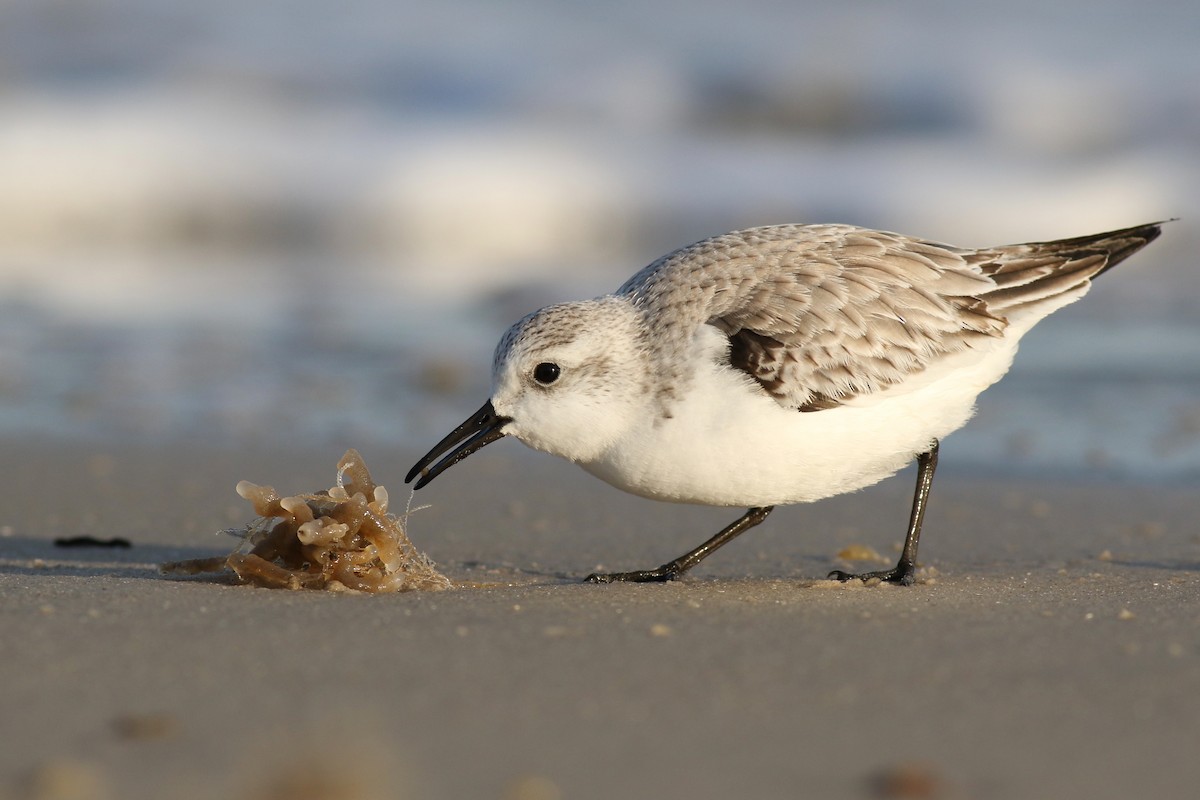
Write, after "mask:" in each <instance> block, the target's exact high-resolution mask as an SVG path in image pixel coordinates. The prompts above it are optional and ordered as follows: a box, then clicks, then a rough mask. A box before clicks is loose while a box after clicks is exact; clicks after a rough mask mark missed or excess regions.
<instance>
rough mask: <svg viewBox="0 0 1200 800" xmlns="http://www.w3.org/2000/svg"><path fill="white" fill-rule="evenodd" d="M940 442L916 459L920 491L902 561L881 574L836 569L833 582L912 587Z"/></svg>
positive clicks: (909, 522) (914, 502)
mask: <svg viewBox="0 0 1200 800" xmlns="http://www.w3.org/2000/svg"><path fill="white" fill-rule="evenodd" d="M937 460H938V441H937V439H934V440H933V442H932V444H930V446H929V450H928V451H927V452H924V453H921V455H919V456H917V488H916V491H915V492H914V493H913V504H912V514H911V515H910V516H909V518H908V535H907V536H905V537H904V549H903V550H902V551H900V561H899V562H898V563H897V564H896V566H895V567H894V568H893V569H887V570H880V571H879V572H863V573H861V574H857V575H856V574H852V573H849V572H842V571H841V570H840V569H835V570H834V571H833V572H831V573H829V577H830V578H836V579H838V580H839V581H848V580H850V579H851V578H858V579H859V580H861V581H869V580H871V579H872V578H878V579H879V580H881V581H887V582H888V583H898V584H900V585H902V586H909V585H911V584H912V582H913V581H914V580H915V573H916V570H917V544H918V543H919V542H920V539H921V523H922V522H924V521H925V507H926V506H927V505H929V487H931V486H933V473H934V471H935V470H936V469H937Z"/></svg>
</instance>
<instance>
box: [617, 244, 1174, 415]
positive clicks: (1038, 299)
mask: <svg viewBox="0 0 1200 800" xmlns="http://www.w3.org/2000/svg"><path fill="white" fill-rule="evenodd" d="M1157 235H1158V225H1157V224H1155V225H1147V226H1140V227H1138V228H1130V229H1127V230H1124V231H1115V232H1112V233H1109V234H1097V235H1095V236H1091V237H1080V238H1077V239H1067V240H1061V241H1058V242H1046V243H1032V244H1025V245H1011V246H1008V247H997V248H992V249H989V250H964V249H960V248H955V247H951V246H949V245H944V244H939V243H936V242H927V241H921V240H918V239H912V238H909V237H906V236H901V235H899V234H895V233H887V232H882V231H872V230H867V229H864V228H856V227H853V226H848V225H808V226H803V225H780V226H772V227H766V228H752V229H749V230H745V231H736V232H734V233H730V234H725V235H724V236H718V237H714V238H712V239H706V240H704V241H702V242H698V243H697V244H694V245H692V246H690V247H686V248H682V249H680V250H677V251H675V252H674V253H670V254H668V255H666V256H664V257H663V258H661V259H659V260H658V261H656V262H654V263H653V264H651V265H650V266H648V267H646V269H644V270H642V271H641V272H639V273H638V274H637V275H635V276H633V278H631V279H630V280H629V281H628V282H626V284H625V285H624V286H622V287H621V288H620V289H619V290H618V294H624V295H627V296H629V297H630V298H631V299H632V300H633V302H634V303H635V305H637V306H639V307H641V308H642V309H643V311H644V313H645V314H646V318H647V320H648V328H649V329H650V330H651V331H652V334H653V335H652V338H653V340H654V341H653V342H651V347H652V348H658V349H659V351H660V352H661V353H662V354H663V357H662V359H661V367H662V369H663V370H665V371H668V372H670V371H671V370H673V369H678V368H679V367H678V365H677V363H676V362H677V361H678V360H677V359H675V360H672V359H671V358H670V354H671V353H678V352H679V351H680V348H682V347H684V346H686V343H687V342H688V341H690V337H691V336H692V335H694V332H695V330H696V328H697V327H698V326H700V325H705V324H707V325H712V326H715V327H716V328H718V329H720V330H721V331H723V332H724V333H725V334H726V335H727V336H728V337H729V342H730V346H729V364H730V365H731V366H733V367H735V368H737V369H739V370H742V371H744V372H745V373H746V374H748V375H749V376H750V377H752V378H753V379H754V380H755V381H757V382H758V383H759V384H760V385H761V386H762V388H763V389H764V390H765V391H766V392H768V393H769V394H770V395H771V396H772V397H774V398H775V399H776V400H777V401H778V402H779V403H780V404H782V405H784V406H785V407H788V408H795V409H799V410H801V411H816V410H821V409H826V408H832V407H834V406H836V405H838V404H840V403H843V402H845V401H846V400H848V399H850V398H853V397H857V396H862V395H868V394H871V393H874V392H878V391H881V390H883V389H886V388H887V387H889V386H893V385H896V384H898V383H900V382H903V381H904V380H906V379H907V378H909V377H910V376H913V375H915V374H917V373H919V372H921V371H922V370H925V369H927V368H928V367H930V365H932V364H933V363H935V362H936V361H938V360H939V359H942V358H944V357H946V356H948V355H950V354H953V353H956V352H960V351H962V350H965V349H968V348H972V347H975V346H976V345H977V344H979V343H980V342H982V341H985V340H987V339H990V338H994V337H1000V336H1003V335H1004V333H1005V330H1006V328H1007V327H1008V325H1009V319H1010V316H1011V315H1013V314H1017V313H1035V312H1038V310H1039V309H1041V308H1045V307H1047V306H1048V305H1050V304H1052V303H1053V302H1054V301H1058V304H1059V305H1061V303H1062V297H1061V296H1062V295H1064V294H1067V293H1070V292H1072V291H1077V293H1081V292H1082V291H1083V290H1085V289H1086V285H1087V283H1088V282H1089V281H1090V279H1091V278H1092V277H1094V276H1095V275H1097V274H1099V273H1100V272H1102V271H1104V270H1105V269H1107V268H1109V267H1110V266H1112V264H1113V263H1115V261H1118V260H1121V259H1123V258H1125V257H1127V256H1128V255H1130V254H1131V253H1133V252H1134V251H1136V250H1137V249H1139V248H1140V247H1142V246H1144V245H1145V244H1147V243H1148V242H1149V241H1151V240H1153V238H1154V237H1155V236H1157ZM1053 307H1057V305H1054V306H1053ZM1049 310H1052V308H1050V309H1049ZM1049 310H1046V311H1045V312H1044V313H1049ZM665 383H667V384H670V383H671V382H669V381H668V382H665Z"/></svg>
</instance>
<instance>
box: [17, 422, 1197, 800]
mask: <svg viewBox="0 0 1200 800" xmlns="http://www.w3.org/2000/svg"><path fill="white" fill-rule="evenodd" d="M348 444H354V445H355V446H358V447H359V449H360V450H361V451H362V452H363V455H364V456H365V457H366V459H367V460H368V463H369V464H370V466H371V467H372V471H373V472H374V473H375V475H376V478H377V479H378V480H379V481H380V482H381V483H383V484H385V485H387V486H389V488H391V491H392V495H393V498H394V499H393V502H394V503H398V504H399V505H400V506H401V507H402V505H403V499H404V496H405V495H406V492H404V491H403V490H402V484H400V476H401V475H402V474H403V472H404V471H405V469H406V468H407V466H408V465H409V464H410V463H411V462H412V459H413V456H414V455H417V454H415V453H410V452H393V451H390V450H386V449H385V450H382V451H379V452H376V451H375V449H374V448H372V447H370V446H365V445H363V444H361V443H348ZM5 451H6V454H7V458H5V459H4V465H3V470H4V476H3V477H4V482H5V485H6V486H7V487H8V492H9V503H8V504H7V507H6V511H5V515H4V519H3V520H0V523H2V524H3V526H4V527H3V529H2V533H3V538H0V597H3V601H2V609H3V611H2V616H0V635H2V640H3V642H4V643H5V644H4V657H3V659H2V660H0V692H3V707H4V708H5V713H4V714H3V716H2V717H0V719H2V722H0V729H2V734H3V741H4V742H5V746H4V747H3V748H0V777H2V783H0V786H2V787H3V788H2V789H0V797H9V798H34V797H35V798H51V797H54V798H63V799H64V800H65V799H66V798H85V797H86V798H158V797H167V796H170V797H173V798H246V799H247V800H257V799H258V798H277V797H314V798H315V797H322V798H363V799H366V798H392V797H396V798H417V797H420V798H465V797H478V798H489V797H491V798H522V799H523V800H544V799H549V798H585V799H586V798H609V797H614V796H618V797H656V798H675V797H678V798H684V797H687V798H704V797H756V798H775V797H779V798H784V797H789V798H790V797H834V798H836V797H847V798H870V797H935V798H940V797H947V798H950V797H955V798H957V797H964V798H966V797H970V798H1010V797H1011V798H1018V797H1058V798H1072V797H1081V798H1082V797H1088V798H1125V797H1133V796H1141V797H1151V796H1153V797H1162V798H1168V797H1187V796H1190V793H1191V792H1192V791H1194V787H1195V785H1196V784H1197V781H1198V780H1200V762H1197V760H1196V758H1195V752H1196V743H1197V741H1200V535H1198V534H1200V531H1198V529H1197V526H1196V524H1195V519H1194V509H1195V499H1194V491H1192V490H1191V489H1189V488H1187V487H1182V486H1181V487H1178V488H1148V487H1143V486H1137V485H1132V484H1111V485H1108V484H1104V485H1102V484H1097V483H1094V482H1093V483H1088V484H1070V483H1066V482H1059V483H1056V482H1052V481H1051V482H1047V481H1033V480H1026V481H1022V480H1013V479H1011V478H1009V479H985V478H983V477H979V476H975V477H964V476H960V475H956V474H955V470H954V466H953V457H952V455H953V442H952V441H951V442H949V443H948V444H947V448H946V450H945V452H944V453H943V468H942V474H941V475H939V480H938V483H937V484H936V485H935V489H934V495H933V504H932V508H931V510H930V512H929V518H928V520H927V523H926V535H925V539H924V541H923V549H922V561H923V563H924V564H925V565H926V568H925V571H924V573H923V575H924V577H925V580H924V582H923V583H921V584H920V585H917V586H914V587H911V588H894V587H889V586H877V587H863V586H861V585H840V584H835V583H833V582H830V581H825V580H822V579H821V577H822V576H823V575H825V574H826V573H827V572H828V571H829V570H830V569H833V568H835V567H839V566H845V564H844V562H842V561H840V560H839V559H838V558H837V553H839V552H840V551H842V550H844V548H846V547H848V546H850V545H855V544H862V545H867V546H870V547H873V548H875V549H876V550H878V551H879V552H881V553H883V554H884V556H885V557H887V558H889V559H890V558H892V556H893V550H892V547H893V546H894V545H897V544H898V543H899V539H900V536H901V532H902V526H903V523H904V520H905V518H906V513H907V503H908V497H909V488H910V487H909V483H910V480H911V475H910V474H908V473H906V474H904V475H902V476H899V477H897V478H895V479H893V480H892V481H889V482H887V483H885V484H883V485H881V486H878V487H875V488H874V489H871V490H868V491H865V492H861V493H859V494H856V495H853V496H849V497H842V498H838V499H834V500H830V501H826V502H824V503H820V504H817V505H815V506H811V507H793V508H788V509H780V510H779V511H778V512H777V513H776V514H775V515H774V516H773V517H772V519H771V520H769V521H768V523H766V524H765V525H763V526H762V528H761V529H759V530H756V531H754V532H753V533H751V534H747V536H746V537H744V538H743V539H742V540H739V541H738V542H736V543H734V544H732V545H730V546H729V547H728V548H727V549H726V550H725V551H723V552H721V553H720V554H718V555H716V556H714V557H713V558H712V559H710V560H709V561H707V562H706V563H705V564H703V565H702V566H701V567H700V568H698V569H697V570H696V572H695V574H694V575H692V576H691V577H690V578H688V579H687V580H684V581H681V582H678V583H673V584H667V585H641V586H622V585H614V586H590V585H581V584H580V583H579V580H580V578H581V577H582V576H583V575H585V574H586V573H588V572H590V571H592V570H594V569H596V568H597V567H603V568H608V569H626V568H638V567H646V566H654V565H657V564H659V563H661V562H662V561H665V560H667V559H669V558H671V557H673V556H675V555H678V553H679V552H682V551H683V550H684V549H687V548H688V547H690V546H691V545H693V544H695V543H697V542H698V541H699V540H700V539H702V538H704V537H706V536H708V535H709V534H710V533H711V532H713V531H715V530H716V529H717V528H718V527H720V525H721V524H723V523H724V522H725V521H727V518H730V517H731V514H730V512H729V511H727V510H725V511H723V510H719V509H718V510H714V509H699V508H691V507H684V506H670V505H665V504H656V503H651V502H649V501H644V500H640V499H636V498H632V497H627V496H625V495H622V494H620V493H618V492H616V491H614V490H612V489H610V488H608V487H606V486H604V485H603V484H601V483H599V482H598V481H595V480H594V479H591V478H589V477H588V476H586V475H584V474H583V473H581V472H578V471H576V470H568V469H564V468H563V466H562V465H561V464H560V463H559V462H557V461H555V460H553V459H550V458H548V457H541V456H537V455H533V454H529V453H526V452H524V451H523V450H522V449H521V448H520V447H518V446H516V445H512V444H505V445H500V446H496V447H493V448H489V451H488V453H487V454H486V455H485V456H479V457H476V458H475V459H471V460H470V461H468V462H466V463H464V464H462V465H460V466H458V467H456V468H455V470H454V472H453V473H450V474H448V475H446V476H444V477H443V478H442V479H440V480H439V481H438V482H436V483H435V484H434V485H433V486H431V487H430V488H429V489H427V490H425V491H423V492H422V493H421V494H420V496H419V497H418V498H417V500H418V501H419V502H421V503H430V504H432V507H431V508H429V509H425V510H422V511H419V512H417V513H415V514H414V515H413V517H412V519H411V522H410V527H409V533H410V535H411V536H412V538H413V539H414V540H415V541H416V543H417V544H418V546H420V547H421V548H422V549H424V550H425V551H426V552H427V553H428V554H429V555H430V556H431V557H433V558H434V559H435V560H436V561H437V562H438V563H439V564H440V565H441V566H442V567H443V568H444V569H445V570H446V571H447V572H448V574H450V575H451V576H452V577H453V578H455V579H456V580H460V581H466V582H471V583H473V584H476V585H475V586H473V587H472V588H461V589H456V590H452V591H447V592H441V593H424V594H418V593H412V594H399V595H386V596H369V595H345V594H334V593H329V592H288V591H272V590H266V589H259V588H253V587H247V586H237V585H233V584H232V583H231V582H229V581H227V580H220V579H211V578H209V579H205V578H192V579H184V580H180V579H173V578H171V577H168V576H163V575H161V574H159V572H158V571H157V569H156V566H157V565H158V564H159V563H161V562H163V561H167V560H171V559H178V558H191V557H198V556H209V555H218V554H220V553H222V552H223V551H226V550H228V549H229V548H230V546H231V541H230V540H229V539H227V538H224V537H220V536H217V535H214V531H216V530H219V529H221V528H225V527H229V526H233V525H239V524H242V523H245V522H248V521H249V520H250V519H251V517H252V514H251V513H250V512H249V509H248V507H247V506H246V504H245V503H244V501H241V500H240V498H238V497H237V496H236V495H235V494H234V492H233V485H234V484H235V483H236V482H237V481H238V480H239V479H243V478H245V479H249V480H253V481H256V482H259V483H272V484H274V485H276V486H277V487H278V488H280V489H285V490H311V489H317V488H321V487H325V486H328V485H329V483H330V479H331V477H332V469H333V465H334V464H336V461H337V458H338V456H339V455H340V450H338V449H337V448H332V447H331V448H328V449H327V450H326V449H322V450H316V449H313V450H308V451H304V450H278V451H271V450H260V451H258V452H253V453H250V452H236V451H234V450H232V449H224V450H211V449H204V448H188V447H180V446H176V447H165V446H164V447H160V448H153V447H143V448H126V449H120V448H117V449H114V448H111V447H89V446H84V445H66V444H59V445H54V444H46V443H39V442H10V443H8V445H7V446H6V447H5ZM397 498H398V500H397ZM75 535H90V536H94V537H97V538H108V537H114V536H115V537H123V538H125V539H128V540H129V541H130V543H131V547H129V548H128V549H97V548H87V549H65V548H61V547H55V546H54V545H53V540H54V539H55V538H58V537H64V536H75ZM860 566H861V565H860Z"/></svg>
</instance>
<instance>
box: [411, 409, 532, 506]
mask: <svg viewBox="0 0 1200 800" xmlns="http://www.w3.org/2000/svg"><path fill="white" fill-rule="evenodd" d="M510 422H512V417H501V416H499V415H497V414H496V409H495V408H493V407H492V401H491V400H488V401H487V402H486V403H484V404H483V408H481V409H479V410H478V411H476V412H475V413H474V414H472V415H471V417H470V419H468V420H467V421H466V422H464V423H463V424H462V425H459V426H458V427H457V428H455V429H454V430H452V431H451V432H450V435H449V436H447V437H446V438H445V439H442V440H441V441H440V442H438V443H437V444H435V445H434V446H433V449H432V450H430V451H429V452H428V453H426V454H425V457H424V458H422V459H421V460H420V461H418V462H417V463H416V464H415V465H414V466H413V468H412V469H410V470H409V471H408V474H407V475H405V476H404V482H405V483H411V482H412V479H413V478H415V477H417V475H418V474H419V475H420V476H421V479H420V480H419V481H417V485H416V486H414V487H413V488H414V489H420V488H421V487H422V486H424V485H425V484H427V483H429V482H430V481H431V480H433V479H434V478H436V477H437V476H438V475H440V474H442V472H443V471H444V470H445V469H446V468H447V467H452V466H454V465H455V464H457V463H458V462H460V461H462V460H463V459H464V458H466V457H467V456H469V455H471V453H474V452H475V451H476V450H478V449H480V448H481V447H483V446H484V445H488V444H491V443H492V442H494V441H496V440H497V439H501V438H503V437H504V430H503V428H504V426H505V425H507V424H508V423H510ZM447 450H449V451H450V455H448V456H446V457H445V458H443V459H442V460H441V461H438V462H437V463H436V464H434V463H433V462H434V461H437V459H438V457H439V456H441V455H442V454H443V453H445V452H446V451H447ZM430 464H433V466H432V467H431V466H430Z"/></svg>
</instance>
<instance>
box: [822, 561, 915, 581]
mask: <svg viewBox="0 0 1200 800" xmlns="http://www.w3.org/2000/svg"><path fill="white" fill-rule="evenodd" d="M826 578H827V579H828V580H838V581H841V582H842V583H845V582H846V581H849V580H854V579H856V578H857V579H858V580H860V581H862V582H863V583H867V582H868V581H872V580H880V581H883V582H884V583H894V584H896V585H897V586H912V585H913V584H914V583H915V582H916V580H917V570H916V567H915V566H914V565H913V564H908V563H905V562H903V561H901V562H900V563H899V564H897V565H896V566H895V567H893V568H892V569H883V570H878V571H876V572H859V573H854V572H842V571H841V570H840V569H835V570H834V571H833V572H831V573H829V574H828V575H827V576H826Z"/></svg>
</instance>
